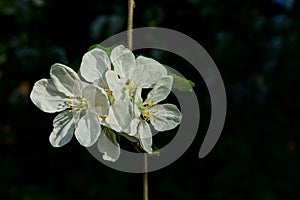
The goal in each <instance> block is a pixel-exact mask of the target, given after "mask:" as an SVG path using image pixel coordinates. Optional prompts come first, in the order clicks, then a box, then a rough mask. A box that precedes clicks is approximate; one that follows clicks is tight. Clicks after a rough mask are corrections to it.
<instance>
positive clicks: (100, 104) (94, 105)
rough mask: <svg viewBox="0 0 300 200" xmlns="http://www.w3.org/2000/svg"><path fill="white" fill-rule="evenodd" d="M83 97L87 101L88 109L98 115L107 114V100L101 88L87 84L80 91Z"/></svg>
mask: <svg viewBox="0 0 300 200" xmlns="http://www.w3.org/2000/svg"><path fill="white" fill-rule="evenodd" d="M82 95H83V97H84V98H85V99H86V100H87V102H88V107H89V108H88V109H89V110H90V111H91V112H95V113H97V114H98V115H100V116H107V115H108V112H109V101H108V98H107V95H106V93H105V91H104V90H103V89H102V88H98V87H95V86H93V85H87V86H86V87H85V88H84V89H83V91H82Z"/></svg>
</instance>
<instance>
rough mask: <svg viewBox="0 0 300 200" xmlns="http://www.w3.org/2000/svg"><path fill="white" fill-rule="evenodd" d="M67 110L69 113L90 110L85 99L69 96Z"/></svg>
mask: <svg viewBox="0 0 300 200" xmlns="http://www.w3.org/2000/svg"><path fill="white" fill-rule="evenodd" d="M65 104H66V105H67V109H68V110H69V112H76V113H79V112H81V111H82V110H87V109H88V104H87V101H86V99H85V98H82V97H80V96H69V101H66V102H65Z"/></svg>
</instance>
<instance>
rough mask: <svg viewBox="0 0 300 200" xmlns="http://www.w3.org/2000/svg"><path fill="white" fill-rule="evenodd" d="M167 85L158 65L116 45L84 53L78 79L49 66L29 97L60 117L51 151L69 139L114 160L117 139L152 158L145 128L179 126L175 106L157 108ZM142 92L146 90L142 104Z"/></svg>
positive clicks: (169, 85)
mask: <svg viewBox="0 0 300 200" xmlns="http://www.w3.org/2000/svg"><path fill="white" fill-rule="evenodd" d="M172 85H173V77H172V76H169V75H168V74H167V70H166V69H165V67H164V66H163V65H162V64H160V63H159V62H157V61H155V60H153V59H151V58H147V57H144V56H138V57H137V58H135V56H134V54H133V53H132V52H131V51H130V50H129V49H127V48H126V47H124V46H123V45H119V46H116V47H114V48H113V49H112V51H111V52H110V54H109V55H108V53H106V52H105V51H104V50H102V49H100V48H94V49H92V50H91V51H89V52H87V53H86V54H85V55H84V56H83V58H82V62H81V66H80V69H79V73H78V74H77V73H76V72H74V71H73V70H72V69H71V68H69V67H67V66H65V65H63V64H54V65H52V67H51V70H50V79H41V80H39V81H37V82H36V83H35V85H34V87H33V89H32V92H31V94H30V98H31V100H32V101H33V103H34V104H35V105H36V106H37V107H38V108H39V109H41V110H42V111H44V112H48V113H54V112H60V113H59V114H58V115H57V116H56V117H55V119H54V121H53V127H54V128H53V131H52V133H51V134H50V138H49V139H50V143H51V144H52V145H53V146H54V147H61V146H63V145H65V144H67V143H68V142H69V141H70V140H71V138H72V137H73V134H74V135H75V137H76V139H77V140H78V142H79V143H80V144H81V145H83V146H85V147H89V146H91V145H93V144H95V143H96V142H97V147H98V149H99V151H100V152H101V153H103V159H105V160H109V161H116V160H117V159H118V157H119V155H120V145H119V143H118V141H117V139H116V138H117V137H116V134H118V133H119V134H121V135H122V136H125V137H126V138H127V139H129V140H131V141H138V142H139V144H140V146H141V148H142V149H143V150H144V151H146V152H147V153H149V154H151V153H152V133H151V128H150V124H151V125H152V126H153V127H154V129H156V130H157V131H166V130H170V129H173V128H175V127H176V126H177V125H178V124H179V123H180V121H181V117H182V116H181V113H180V111H179V109H178V108H177V107H176V106H175V105H173V104H159V102H161V101H163V100H165V99H166V98H167V96H168V95H169V93H170V91H171V88H172ZM143 89H148V90H150V92H149V93H148V94H147V97H146V98H145V99H143V98H142V91H143Z"/></svg>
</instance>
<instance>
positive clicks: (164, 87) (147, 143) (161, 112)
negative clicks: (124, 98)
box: [127, 76, 182, 153]
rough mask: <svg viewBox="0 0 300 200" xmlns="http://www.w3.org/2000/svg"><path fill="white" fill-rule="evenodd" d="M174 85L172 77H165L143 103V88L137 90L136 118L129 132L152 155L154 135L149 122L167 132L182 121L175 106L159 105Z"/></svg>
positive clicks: (159, 129) (157, 128) (135, 102)
mask: <svg viewBox="0 0 300 200" xmlns="http://www.w3.org/2000/svg"><path fill="white" fill-rule="evenodd" d="M172 84H173V77H172V76H164V77H162V78H161V80H160V81H159V82H158V83H157V84H156V85H155V86H154V87H153V89H152V90H151V91H150V92H149V93H148V95H147V98H146V100H145V101H143V99H142V97H141V88H138V89H137V92H136V95H135V98H134V116H133V119H132V121H131V124H130V127H129V128H128V130H127V132H128V134H129V135H130V136H135V137H137V138H139V140H140V141H141V145H142V147H143V149H144V150H145V151H147V152H148V153H152V148H151V146H152V133H151V129H150V126H149V124H148V122H150V123H151V124H152V125H153V127H154V129H156V130H158V131H166V130H170V129H173V128H175V127H176V126H177V125H178V124H180V121H181V118H182V116H181V113H180V111H179V109H178V108H177V107H176V106H175V105H173V104H162V105H159V104H157V103H159V102H161V101H163V100H164V99H166V98H167V96H168V95H169V93H170V91H171V88H172Z"/></svg>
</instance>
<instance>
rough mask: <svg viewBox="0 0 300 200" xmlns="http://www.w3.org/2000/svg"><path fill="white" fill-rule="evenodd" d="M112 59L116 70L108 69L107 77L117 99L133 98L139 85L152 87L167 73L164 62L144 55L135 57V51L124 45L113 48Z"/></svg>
mask: <svg viewBox="0 0 300 200" xmlns="http://www.w3.org/2000/svg"><path fill="white" fill-rule="evenodd" d="M110 60H111V62H112V64H113V66H114V71H112V70H108V71H107V72H106V79H107V83H108V86H109V88H110V90H111V91H113V95H114V98H115V99H124V98H126V97H127V96H129V97H130V98H132V97H133V96H134V94H135V92H136V89H137V88H138V87H141V88H152V87H153V86H154V84H156V83H157V82H158V81H159V80H160V79H161V78H162V77H163V76H166V75H167V70H166V69H165V67H164V66H163V65H162V64H160V63H159V62H157V61H155V60H153V59H151V58H146V57H144V56H138V57H137V58H136V59H135V57H134V55H133V53H132V52H131V51H130V50H129V49H127V48H125V47H124V46H123V45H119V46H117V47H115V48H114V49H113V50H112V52H111V55H110Z"/></svg>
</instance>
